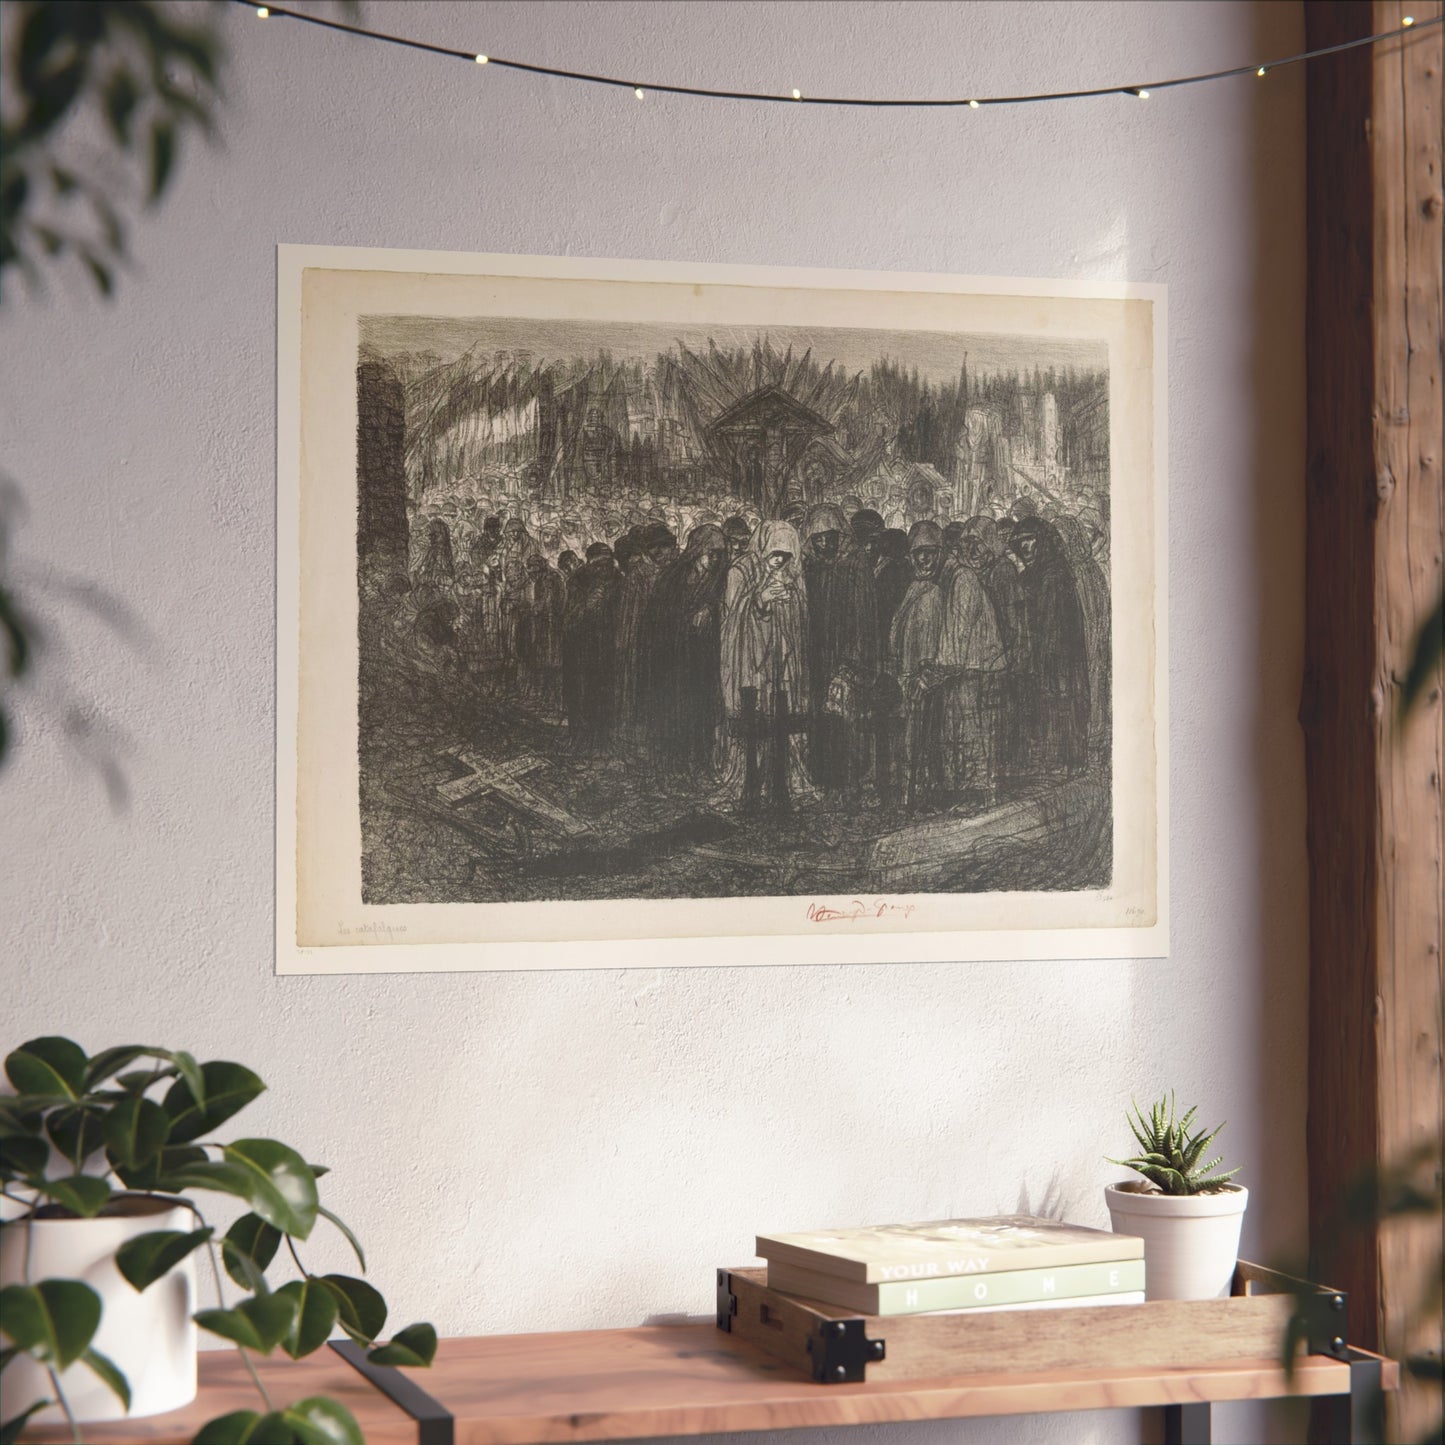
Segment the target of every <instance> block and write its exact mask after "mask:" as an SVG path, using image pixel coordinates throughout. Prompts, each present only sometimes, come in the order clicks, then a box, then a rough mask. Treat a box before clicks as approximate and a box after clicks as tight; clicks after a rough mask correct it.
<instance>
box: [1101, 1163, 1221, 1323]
mask: <svg viewBox="0 0 1445 1445" xmlns="http://www.w3.org/2000/svg"><path fill="white" fill-rule="evenodd" d="M1104 1200H1105V1202H1106V1203H1107V1204H1108V1206H1109V1218H1110V1220H1111V1222H1112V1224H1113V1229H1114V1233H1115V1234H1134V1235H1138V1236H1139V1237H1140V1238H1141V1239H1143V1241H1144V1297H1145V1299H1151V1300H1156V1299H1222V1298H1224V1296H1226V1295H1227V1294H1228V1293H1229V1287H1230V1283H1231V1282H1232V1280H1233V1279H1234V1266H1235V1264H1236V1262H1237V1261H1238V1259H1239V1230H1240V1226H1241V1224H1242V1223H1243V1222H1244V1210H1245V1206H1246V1205H1247V1204H1248V1203H1249V1190H1247V1189H1246V1188H1245V1187H1244V1186H1243V1185H1242V1184H1230V1185H1228V1186H1226V1187H1225V1188H1224V1189H1220V1190H1217V1191H1215V1192H1214V1193H1210V1194H1160V1193H1157V1192H1156V1191H1154V1190H1152V1189H1151V1188H1150V1186H1149V1185H1147V1184H1145V1183H1144V1182H1143V1181H1142V1180H1141V1181H1138V1182H1136V1181H1134V1180H1127V1181H1125V1182H1124V1183H1122V1184H1110V1185H1109V1186H1108V1187H1107V1188H1106V1189H1105V1190H1104Z"/></svg>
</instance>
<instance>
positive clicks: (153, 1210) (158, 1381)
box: [0, 1195, 196, 1424]
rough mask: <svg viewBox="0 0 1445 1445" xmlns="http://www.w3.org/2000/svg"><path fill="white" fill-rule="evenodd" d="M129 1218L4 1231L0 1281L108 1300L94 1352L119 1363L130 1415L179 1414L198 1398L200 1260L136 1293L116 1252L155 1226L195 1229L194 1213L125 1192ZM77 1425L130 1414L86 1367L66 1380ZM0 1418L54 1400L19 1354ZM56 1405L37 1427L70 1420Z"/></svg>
mask: <svg viewBox="0 0 1445 1445" xmlns="http://www.w3.org/2000/svg"><path fill="white" fill-rule="evenodd" d="M118 1203H119V1206H120V1207H121V1208H123V1209H124V1210H125V1212H124V1213H112V1214H107V1215H102V1216H100V1217H97V1218H95V1219H35V1220H30V1221H29V1222H26V1221H23V1220H22V1221H18V1222H16V1223H13V1224H7V1225H6V1227H5V1228H4V1229H3V1230H0V1285H10V1284H23V1283H25V1281H26V1278H27V1274H26V1262H25V1254H26V1247H27V1244H26V1235H27V1233H28V1234H29V1236H30V1237H29V1252H30V1263H29V1275H28V1277H29V1280H30V1281H31V1282H32V1283H37V1282H38V1281H40V1280H42V1279H78V1280H83V1281H84V1282H85V1283H86V1284H88V1285H89V1286H90V1287H91V1288H92V1289H93V1290H95V1292H96V1293H97V1294H98V1295H99V1296H100V1299H101V1307H102V1312H101V1318H100V1328H99V1330H98V1331H97V1332H96V1336H95V1338H94V1339H93V1340H92V1341H91V1347H92V1348H93V1349H96V1350H99V1351H100V1353H101V1354H103V1355H107V1356H108V1357H109V1358H110V1359H111V1360H113V1361H114V1362H115V1364H116V1366H117V1367H118V1368H119V1369H120V1371H121V1373H122V1374H124V1375H125V1377H126V1379H127V1380H128V1381H129V1382H130V1393H131V1408H130V1411H129V1418H135V1417H136V1416H139V1415H158V1414H160V1413H161V1412H162V1411H163V1410H174V1409H176V1408H178V1407H179V1406H181V1405H185V1404H187V1403H189V1402H190V1401H191V1400H193V1399H195V1397H196V1326H195V1323H194V1322H193V1321H192V1319H191V1314H192V1313H193V1311H194V1310H195V1307H196V1306H195V1298H196V1277H195V1263H194V1261H195V1255H193V1254H192V1255H188V1256H187V1257H186V1258H185V1259H183V1260H182V1261H181V1262H180V1264H178V1265H177V1266H176V1267H175V1268H174V1269H173V1270H171V1272H170V1273H169V1274H168V1275H166V1276H165V1277H164V1278H162V1279H158V1280H157V1281H156V1282H155V1283H154V1284H153V1285H151V1287H150V1288H149V1289H147V1290H145V1291H143V1292H142V1293H139V1294H137V1293H136V1291H135V1290H133V1289H132V1288H131V1287H130V1285H129V1284H128V1283H127V1282H126V1279H125V1277H124V1276H123V1275H122V1274H121V1272H120V1271H119V1270H118V1269H117V1268H116V1267H115V1252H116V1250H117V1249H119V1248H120V1246H121V1245H122V1244H124V1243H125V1242H126V1240H128V1239H133V1238H134V1237H135V1236H136V1235H138V1234H148V1233H150V1231H151V1230H153V1229H177V1230H181V1231H184V1232H186V1233H189V1232H190V1231H191V1230H193V1229H195V1228H196V1220H195V1215H193V1214H192V1213H191V1211H190V1210H189V1209H186V1208H185V1207H184V1206H182V1205H179V1204H175V1203H173V1202H172V1201H171V1200H169V1199H165V1198H161V1197H152V1196H149V1195H125V1196H121V1199H120V1201H118ZM60 1382H61V1385H62V1386H63V1387H64V1390H65V1397H66V1399H67V1400H68V1401H69V1403H70V1408H71V1410H72V1411H73V1412H74V1414H75V1417H76V1419H77V1420H81V1421H90V1420H121V1419H125V1418H127V1412H126V1410H125V1408H124V1406H123V1405H122V1404H121V1402H120V1401H119V1400H118V1399H117V1398H116V1396H115V1395H113V1394H112V1393H111V1391H110V1390H109V1389H108V1388H107V1387H106V1385H104V1384H103V1383H102V1382H101V1380H100V1378H99V1377H98V1376H97V1375H96V1374H95V1373H94V1372H93V1371H92V1370H91V1369H90V1368H89V1367H88V1366H87V1365H84V1364H82V1363H81V1362H80V1361H76V1363H75V1364H73V1365H71V1367H70V1368H69V1369H68V1370H66V1371H65V1372H64V1374H62V1375H61V1377H60ZM0 1398H3V1404H0V1418H3V1419H6V1420H8V1419H10V1418H12V1417H13V1416H15V1415H18V1414H20V1413H21V1412H22V1411H24V1410H25V1409H26V1407H27V1406H29V1405H31V1404H33V1403H34V1402H35V1401H36V1400H41V1399H53V1398H54V1392H53V1391H52V1390H51V1388H50V1381H49V1379H48V1377H47V1375H46V1372H45V1370H44V1368H43V1367H42V1366H40V1365H38V1364H37V1363H36V1362H35V1361H34V1360H32V1359H30V1358H29V1357H28V1356H20V1357H18V1358H17V1359H15V1360H13V1361H12V1362H11V1363H10V1365H9V1366H7V1368H6V1370H5V1373H4V1374H3V1375H0ZM64 1418H65V1417H64V1416H63V1415H62V1414H61V1412H60V1410H59V1408H58V1407H56V1406H53V1405H52V1406H48V1407H47V1408H46V1409H44V1410H42V1411H40V1412H39V1413H38V1414H36V1415H33V1416H31V1419H32V1420H33V1421H34V1422H35V1423H36V1424H42V1423H49V1422H52V1421H63V1420H64Z"/></svg>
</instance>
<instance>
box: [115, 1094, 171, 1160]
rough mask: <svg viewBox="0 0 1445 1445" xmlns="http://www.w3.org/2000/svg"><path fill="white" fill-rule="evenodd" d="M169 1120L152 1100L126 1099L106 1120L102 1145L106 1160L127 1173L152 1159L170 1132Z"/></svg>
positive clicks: (164, 1112) (140, 1098)
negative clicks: (125, 1168) (122, 1168)
mask: <svg viewBox="0 0 1445 1445" xmlns="http://www.w3.org/2000/svg"><path fill="white" fill-rule="evenodd" d="M170 1127H171V1121H170V1116H169V1115H168V1114H167V1113H166V1111H165V1110H164V1109H162V1108H161V1106H160V1105H159V1104H157V1103H156V1102H155V1101H154V1100H152V1099H146V1098H142V1097H140V1096H139V1095H130V1096H128V1097H126V1098H125V1099H122V1100H121V1102H120V1103H119V1104H117V1105H116V1106H115V1108H113V1109H112V1110H111V1111H110V1113H109V1114H108V1115H107V1116H106V1121H105V1143H106V1147H107V1149H108V1150H109V1151H110V1157H111V1158H112V1159H115V1160H117V1161H119V1162H120V1163H122V1164H124V1165H125V1166H126V1167H127V1168H128V1169H136V1168H139V1167H140V1166H141V1165H142V1164H145V1163H147V1162H148V1161H149V1160H151V1159H155V1158H157V1157H158V1156H159V1154H160V1152H161V1147H162V1146H163V1145H164V1144H165V1142H166V1135H167V1134H168V1133H169V1132H170Z"/></svg>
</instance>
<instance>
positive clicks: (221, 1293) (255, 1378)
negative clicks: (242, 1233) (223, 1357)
mask: <svg viewBox="0 0 1445 1445" xmlns="http://www.w3.org/2000/svg"><path fill="white" fill-rule="evenodd" d="M188 1202H189V1201H188ZM191 1208H192V1209H194V1210H195V1214H196V1218H197V1219H199V1220H200V1221H201V1223H202V1224H204V1223H205V1222H206V1221H205V1216H204V1215H203V1214H202V1213H201V1211H200V1210H199V1209H196V1207H195V1205H194V1204H192V1205H191ZM206 1253H207V1255H209V1256H210V1260H211V1276H212V1278H213V1279H214V1280H215V1281H216V1303H217V1304H218V1305H219V1306H220V1307H221V1308H222V1309H225V1308H226V1294H225V1290H224V1289H223V1288H222V1287H221V1265H220V1261H219V1260H218V1258H217V1256H216V1245H215V1241H214V1240H211V1239H208V1240H207V1241H206ZM236 1350H237V1353H238V1354H239V1355H240V1356H241V1363H242V1364H243V1365H245V1367H246V1373H247V1374H248V1375H250V1377H251V1383H252V1384H253V1385H255V1387H256V1392H257V1394H259V1395H260V1396H261V1398H262V1400H264V1401H265V1402H266V1412H267V1414H270V1413H271V1412H272V1411H273V1410H274V1409H275V1407H274V1406H273V1405H272V1404H271V1396H270V1395H269V1394H267V1392H266V1387H265V1385H263V1384H262V1383H261V1377H260V1375H258V1374H257V1373H256V1367H255V1365H253V1364H252V1363H251V1356H250V1355H249V1354H247V1353H246V1347H245V1346H244V1345H240V1344H238V1345H237V1346H236Z"/></svg>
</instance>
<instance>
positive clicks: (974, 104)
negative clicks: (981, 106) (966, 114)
mask: <svg viewBox="0 0 1445 1445" xmlns="http://www.w3.org/2000/svg"><path fill="white" fill-rule="evenodd" d="M968 108H969V109H970V110H977V109H978V102H977V101H976V100H971V101H969V103H968Z"/></svg>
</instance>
